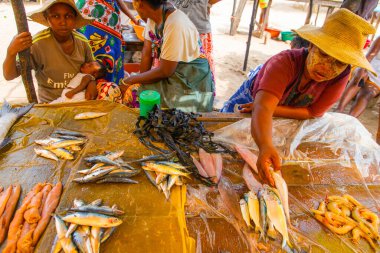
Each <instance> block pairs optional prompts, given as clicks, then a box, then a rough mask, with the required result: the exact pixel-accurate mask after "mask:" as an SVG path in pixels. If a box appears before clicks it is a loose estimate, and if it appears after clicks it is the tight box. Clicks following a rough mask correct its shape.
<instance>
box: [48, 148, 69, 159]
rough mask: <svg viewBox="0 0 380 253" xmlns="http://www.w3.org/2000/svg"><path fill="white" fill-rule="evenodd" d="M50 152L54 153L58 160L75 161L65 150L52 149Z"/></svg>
mask: <svg viewBox="0 0 380 253" xmlns="http://www.w3.org/2000/svg"><path fill="white" fill-rule="evenodd" d="M49 151H51V152H52V153H54V154H55V155H56V156H57V157H58V158H62V159H65V160H73V159H74V156H73V155H72V154H71V153H70V152H69V151H67V150H66V149H64V148H57V149H50V150H49Z"/></svg>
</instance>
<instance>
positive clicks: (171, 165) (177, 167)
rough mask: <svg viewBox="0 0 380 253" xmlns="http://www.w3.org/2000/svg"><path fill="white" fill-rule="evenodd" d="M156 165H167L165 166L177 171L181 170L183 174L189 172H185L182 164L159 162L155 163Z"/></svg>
mask: <svg viewBox="0 0 380 253" xmlns="http://www.w3.org/2000/svg"><path fill="white" fill-rule="evenodd" d="M156 163H157V164H164V165H167V166H170V167H173V168H175V169H177V170H181V171H184V172H189V171H187V169H186V167H185V166H183V165H182V164H179V163H173V162H168V161H159V162H156Z"/></svg>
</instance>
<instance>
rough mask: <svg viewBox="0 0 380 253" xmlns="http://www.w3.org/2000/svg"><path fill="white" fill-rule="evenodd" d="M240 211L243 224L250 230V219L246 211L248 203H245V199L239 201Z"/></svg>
mask: <svg viewBox="0 0 380 253" xmlns="http://www.w3.org/2000/svg"><path fill="white" fill-rule="evenodd" d="M240 211H241V214H242V216H243V220H244V221H245V224H247V227H248V228H252V225H251V218H250V217H249V211H248V203H247V202H246V201H245V199H241V200H240Z"/></svg>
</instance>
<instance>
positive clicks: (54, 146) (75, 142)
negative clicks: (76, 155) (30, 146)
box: [46, 140, 84, 149]
mask: <svg viewBox="0 0 380 253" xmlns="http://www.w3.org/2000/svg"><path fill="white" fill-rule="evenodd" d="M83 143H84V140H61V141H57V142H53V143H49V144H48V145H47V146H46V148H47V149H57V148H64V147H67V146H72V145H81V144H83Z"/></svg>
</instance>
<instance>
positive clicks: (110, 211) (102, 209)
mask: <svg viewBox="0 0 380 253" xmlns="http://www.w3.org/2000/svg"><path fill="white" fill-rule="evenodd" d="M69 210H70V211H75V212H90V213H101V214H105V215H111V216H112V215H123V214H124V212H123V211H121V210H118V209H117V208H111V207H108V206H90V205H86V206H80V207H74V208H70V209H69Z"/></svg>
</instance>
